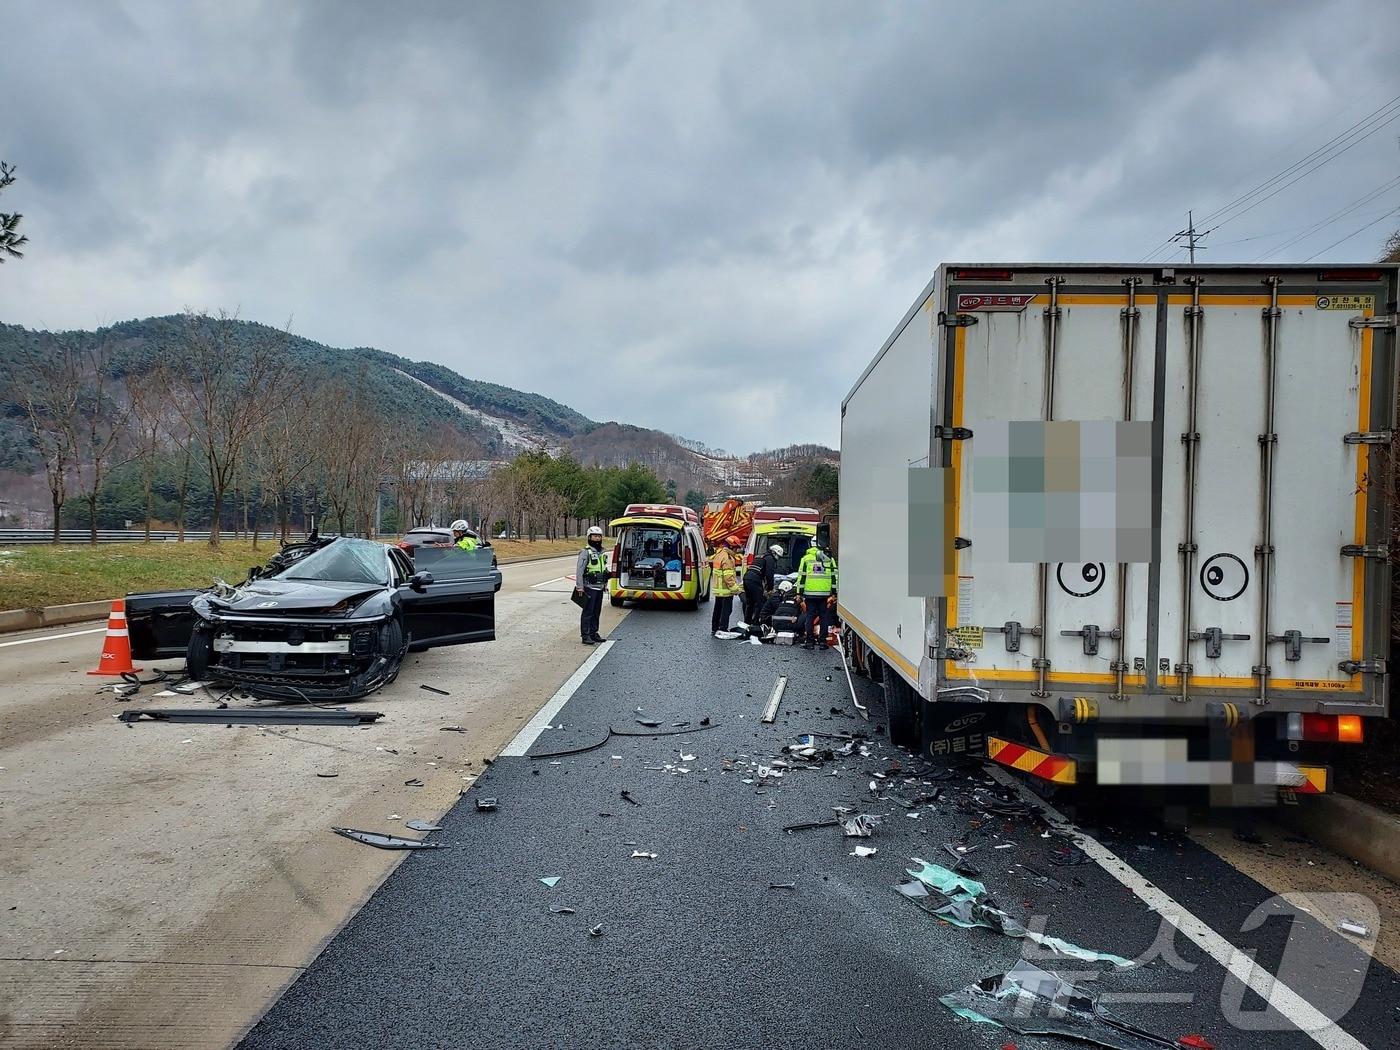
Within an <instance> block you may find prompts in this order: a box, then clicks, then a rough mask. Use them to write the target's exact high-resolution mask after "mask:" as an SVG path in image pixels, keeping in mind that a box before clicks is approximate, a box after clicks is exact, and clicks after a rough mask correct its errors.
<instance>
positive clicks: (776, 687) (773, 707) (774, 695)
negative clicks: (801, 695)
mask: <svg viewBox="0 0 1400 1050" xmlns="http://www.w3.org/2000/svg"><path fill="white" fill-rule="evenodd" d="M787 681H788V680H787V675H785V674H780V675H778V680H777V681H776V682H774V683H773V691H772V692H771V693H770V694H768V704H767V706H765V707H764V708H763V721H764V723H765V724H767V725H772V724H773V721H774V720H775V719H776V718H777V717H778V705H779V704H780V703H782V702H783V690H785V689H786V688H787Z"/></svg>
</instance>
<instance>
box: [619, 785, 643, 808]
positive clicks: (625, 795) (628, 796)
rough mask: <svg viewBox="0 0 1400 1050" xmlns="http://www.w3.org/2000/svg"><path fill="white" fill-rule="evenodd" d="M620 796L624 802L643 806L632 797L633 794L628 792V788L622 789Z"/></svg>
mask: <svg viewBox="0 0 1400 1050" xmlns="http://www.w3.org/2000/svg"><path fill="white" fill-rule="evenodd" d="M620 796H621V798H622V801H623V802H630V803H632V805H634V806H640V805H641V803H640V802H638V801H637V800H636V799H635V798H633V797H632V792H630V791H628V790H627V789H626V788H623V789H622V791H621V792H620Z"/></svg>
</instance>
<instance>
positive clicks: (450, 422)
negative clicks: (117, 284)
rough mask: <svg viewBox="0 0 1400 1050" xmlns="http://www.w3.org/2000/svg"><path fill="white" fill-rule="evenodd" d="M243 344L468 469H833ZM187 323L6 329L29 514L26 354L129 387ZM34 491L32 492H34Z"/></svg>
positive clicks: (704, 476)
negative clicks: (91, 353)
mask: <svg viewBox="0 0 1400 1050" xmlns="http://www.w3.org/2000/svg"><path fill="white" fill-rule="evenodd" d="M231 324H232V327H233V330H234V342H235V345H240V344H241V345H251V344H252V343H253V341H255V340H259V339H266V338H268V337H270V336H277V337H278V338H281V339H283V340H285V343H284V345H285V347H286V350H287V352H288V353H289V354H290V355H291V357H292V358H293V359H294V360H295V361H296V362H297V364H298V365H299V366H301V367H302V368H304V369H305V370H306V371H307V372H308V373H311V374H314V375H321V376H324V377H325V379H326V381H329V379H330V377H333V376H334V377H339V378H341V379H344V380H345V381H347V382H352V383H354V384H356V385H358V386H360V387H361V388H362V389H363V390H364V391H365V392H366V394H367V395H368V396H369V397H370V399H372V400H373V401H374V402H375V403H376V404H378V405H380V406H381V407H382V409H383V410H384V412H385V414H386V415H387V416H388V417H390V418H392V419H394V420H395V422H396V424H398V425H400V426H402V427H403V428H404V429H405V430H407V431H409V432H415V431H416V432H420V433H421V432H427V431H429V430H432V429H433V428H441V427H450V428H451V429H452V430H454V431H456V432H457V434H458V435H460V445H461V448H462V454H463V458H464V459H508V458H511V457H513V456H514V455H515V454H517V453H518V452H521V451H524V450H527V449H544V450H546V451H549V452H550V453H551V454H556V455H557V454H559V453H562V452H567V453H570V454H572V455H573V456H575V457H576V458H578V459H579V460H580V461H581V462H583V463H584V464H601V465H608V466H622V465H625V464H628V463H644V464H646V465H647V466H650V467H651V468H652V469H653V470H655V472H656V474H657V476H658V477H660V478H661V479H663V480H673V481H675V482H676V485H677V488H678V490H679V491H680V492H684V491H686V490H687V489H691V488H694V489H698V490H700V491H702V492H706V493H711V492H717V491H721V490H727V489H734V488H736V487H737V488H743V489H750V490H752V489H761V488H763V487H765V486H766V485H767V484H768V482H769V481H770V480H776V479H777V478H780V477H782V476H784V475H786V474H788V473H790V471H791V469H792V463H793V461H794V459H797V460H810V459H816V460H827V461H834V459H835V456H836V454H835V453H834V452H833V451H832V450H830V449H819V448H817V447H815V446H804V447H803V448H802V449H801V450H797V449H784V450H779V451H776V452H768V453H762V454H759V455H757V456H754V457H746V458H739V457H734V456H729V455H726V454H725V453H722V452H719V451H718V450H715V449H711V448H707V447H706V446H705V445H703V444H702V443H700V442H698V441H691V440H688V439H685V438H678V437H675V436H672V435H669V434H665V433H663V432H661V431H659V430H652V429H648V428H645V427H638V426H632V425H630V424H627V423H620V422H607V423H598V422H595V421H593V420H591V419H588V418H587V417H586V416H584V415H583V414H581V413H579V412H577V411H575V410H574V409H572V408H570V407H569V406H567V405H564V404H560V403H559V402H558V401H554V400H552V399H550V398H548V397H544V396H542V395H540V394H535V393H529V392H527V391H522V390H515V389H513V388H511V387H507V386H501V385H500V384H497V383H489V382H485V381H482V380H478V379H470V378H467V377H465V376H462V375H460V374H458V373H457V372H454V371H453V370H452V369H450V368H447V367H445V366H443V365H440V364H436V363H434V362H431V361H412V360H410V359H408V358H405V357H400V356H398V355H396V354H391V353H387V352H385V351H383V350H378V349H375V348H373V347H354V348H349V349H346V348H340V347H332V346H327V345H325V344H323V343H318V342H316V341H314V340H311V339H307V338H305V337H302V336H297V335H282V334H281V333H277V332H275V331H274V330H273V329H270V328H268V327H267V326H265V325H261V324H258V323H257V322H253V321H241V320H237V321H233V322H231ZM183 326H184V319H183V318H182V317H181V316H179V315H174V316H166V317H149V318H145V319H143V320H133V321H124V322H121V323H120V324H115V325H112V326H110V327H108V328H102V329H98V330H96V331H71V332H59V333H49V332H39V331H33V330H30V329H26V328H22V327H20V326H17V325H2V324H0V483H3V486H4V488H5V489H6V490H7V494H9V493H12V494H14V497H15V498H16V500H17V501H18V502H19V503H22V504H28V503H30V502H31V496H33V495H37V494H40V493H42V485H37V486H36V485H34V484H31V482H32V481H33V480H34V479H32V478H30V477H29V475H30V473H31V471H32V470H33V469H34V467H35V465H36V464H35V460H34V455H33V450H32V445H31V440H30V435H29V433H28V431H27V427H26V424H25V418H24V409H23V406H22V403H21V401H20V394H19V390H21V389H22V387H23V383H24V382H25V377H24V375H23V374H22V373H21V372H20V371H19V366H18V362H19V360H20V359H21V357H22V355H23V354H25V353H27V352H31V351H38V352H43V350H44V349H45V347H50V346H52V345H53V344H54V342H55V341H56V340H59V339H61V340H64V341H67V342H70V343H73V344H76V345H78V346H81V347H86V348H95V347H98V346H105V348H106V349H107V350H108V352H109V353H110V360H111V364H112V369H113V371H114V372H115V374H116V375H117V376H118V377H122V376H126V375H135V376H140V375H143V374H145V373H146V372H148V371H149V370H151V369H152V368H153V367H154V366H155V363H156V362H157V361H164V362H166V363H167V364H168V363H169V362H171V361H178V359H179V356H180V353H181V345H182V339H183V338H184V332H183ZM31 490H33V491H32V492H31Z"/></svg>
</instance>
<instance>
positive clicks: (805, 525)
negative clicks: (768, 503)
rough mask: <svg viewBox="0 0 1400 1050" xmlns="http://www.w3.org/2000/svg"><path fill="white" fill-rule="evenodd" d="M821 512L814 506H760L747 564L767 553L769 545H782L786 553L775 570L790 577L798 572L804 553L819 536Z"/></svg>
mask: <svg viewBox="0 0 1400 1050" xmlns="http://www.w3.org/2000/svg"><path fill="white" fill-rule="evenodd" d="M820 522H821V515H820V514H819V513H817V511H815V510H813V509H812V508H811V507H759V508H758V509H757V510H755V511H754V514H753V531H752V532H751V533H749V542H748V546H747V547H746V549H745V551H744V565H745V566H746V567H747V566H749V565H752V564H753V563H754V562H756V561H758V560H759V559H760V558H762V557H763V555H764V554H765V553H767V551H768V548H769V547H771V546H773V545H774V544H775V543H776V544H781V545H782V548H783V553H782V556H781V557H780V558H778V564H777V566H776V567H775V568H774V570H773V572H774V575H776V576H789V575H791V574H792V573H795V572H796V571H797V566H798V565H799V564H800V563H801V561H802V555H804V554H806V553H807V548H808V547H810V546H811V545H812V543H813V541H814V540H815V539H816V538H817V525H818V524H820Z"/></svg>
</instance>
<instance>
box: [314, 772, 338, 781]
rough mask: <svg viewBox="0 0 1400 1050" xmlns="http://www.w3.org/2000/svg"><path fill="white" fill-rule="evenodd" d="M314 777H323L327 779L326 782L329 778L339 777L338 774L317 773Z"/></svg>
mask: <svg viewBox="0 0 1400 1050" xmlns="http://www.w3.org/2000/svg"><path fill="white" fill-rule="evenodd" d="M316 775H317V776H318V777H324V778H325V779H327V780H329V779H330V778H331V777H338V776H340V774H339V773H317V774H316Z"/></svg>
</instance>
